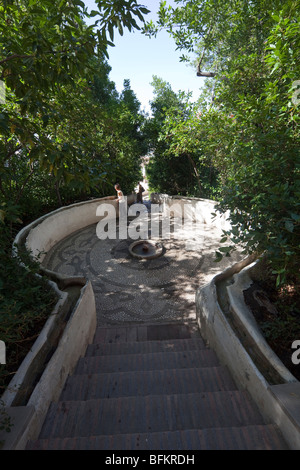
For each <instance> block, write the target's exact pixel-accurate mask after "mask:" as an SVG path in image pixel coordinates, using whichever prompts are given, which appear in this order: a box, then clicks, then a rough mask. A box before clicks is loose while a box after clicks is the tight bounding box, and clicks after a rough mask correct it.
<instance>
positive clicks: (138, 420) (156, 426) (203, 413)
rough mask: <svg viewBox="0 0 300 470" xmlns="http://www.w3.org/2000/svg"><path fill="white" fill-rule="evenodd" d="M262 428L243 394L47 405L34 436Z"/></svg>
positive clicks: (235, 392)
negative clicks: (255, 426) (39, 430)
mask: <svg viewBox="0 0 300 470" xmlns="http://www.w3.org/2000/svg"><path fill="white" fill-rule="evenodd" d="M254 424H263V420H262V417H261V415H260V413H259V412H258V410H257V408H256V406H255V405H254V404H253V403H252V401H251V400H250V398H249V396H248V394H247V392H245V391H237V390H233V391H220V392H202V393H188V394H172V395H149V396H146V397H122V398H105V399H93V400H87V401H60V402H58V403H52V404H51V406H50V409H49V411H48V415H47V417H46V420H45V423H44V426H43V428H42V430H41V433H40V438H52V437H62V438H65V437H85V436H86V437H88V436H98V435H102V434H105V435H107V434H128V433H129V434H132V433H150V432H165V431H177V430H184V429H205V428H213V427H235V426H248V425H254Z"/></svg>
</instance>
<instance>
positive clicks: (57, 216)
mask: <svg viewBox="0 0 300 470" xmlns="http://www.w3.org/2000/svg"><path fill="white" fill-rule="evenodd" d="M134 201H135V195H134V194H132V195H130V196H127V202H128V204H132V203H133V202H134ZM101 204H111V205H112V206H113V207H114V208H115V211H116V214H117V215H118V203H117V201H116V198H115V196H108V197H104V198H99V199H93V200H91V201H85V202H80V203H77V204H72V205H70V206H66V207H62V208H60V209H57V210H56V211H53V212H50V213H49V214H47V215H45V216H44V217H41V218H39V219H37V220H36V221H34V222H33V223H32V224H31V225H30V226H28V227H25V229H24V230H23V231H22V232H20V234H19V238H20V237H23V238H24V234H25V233H26V235H25V238H26V242H25V245H26V248H27V249H28V250H29V251H30V252H31V253H32V255H33V256H34V257H38V258H39V260H40V261H43V259H44V257H45V255H46V253H47V251H49V250H50V249H51V248H52V247H53V246H54V245H56V243H58V242H59V241H60V240H62V239H63V238H65V237H67V236H68V235H70V234H71V233H73V232H76V231H77V230H80V229H82V228H84V227H87V226H88V225H92V224H95V223H97V222H99V220H100V218H101V217H99V216H98V215H97V209H98V207H99V205H101Z"/></svg>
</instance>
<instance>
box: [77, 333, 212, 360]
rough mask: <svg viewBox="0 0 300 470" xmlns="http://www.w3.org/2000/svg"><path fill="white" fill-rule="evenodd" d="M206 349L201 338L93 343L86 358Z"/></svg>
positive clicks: (87, 351)
mask: <svg viewBox="0 0 300 470" xmlns="http://www.w3.org/2000/svg"><path fill="white" fill-rule="evenodd" d="M195 349H207V348H206V346H205V343H204V341H203V339H202V338H200V337H199V338H188V339H169V340H164V341H159V340H155V341H154V340H153V341H131V342H119V343H93V344H90V345H89V346H88V347H87V350H86V353H85V355H86V356H107V355H118V354H119V355H120V354H141V353H154V352H170V351H188V350H190V351H191V350H195Z"/></svg>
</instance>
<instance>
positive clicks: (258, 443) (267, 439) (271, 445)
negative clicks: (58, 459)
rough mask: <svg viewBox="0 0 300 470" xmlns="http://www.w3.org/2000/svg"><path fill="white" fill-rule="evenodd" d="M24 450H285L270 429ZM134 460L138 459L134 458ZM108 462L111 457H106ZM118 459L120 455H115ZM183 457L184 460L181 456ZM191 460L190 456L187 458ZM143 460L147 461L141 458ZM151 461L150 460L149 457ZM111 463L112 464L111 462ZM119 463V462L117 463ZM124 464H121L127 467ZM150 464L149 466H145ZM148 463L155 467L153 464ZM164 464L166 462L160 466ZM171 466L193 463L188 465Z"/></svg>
mask: <svg viewBox="0 0 300 470" xmlns="http://www.w3.org/2000/svg"><path fill="white" fill-rule="evenodd" d="M27 449H28V450H120V449H122V451H127V450H170V451H176V450H182V451H187V450H287V449H288V448H287V446H286V444H285V442H284V441H283V439H282V438H281V436H280V434H279V433H278V430H277V428H275V427H274V426H273V425H270V424H269V425H249V426H240V427H226V428H209V429H187V430H180V431H165V432H153V433H142V434H141V433H137V434H115V435H101V436H91V437H67V438H51V439H40V440H37V441H34V442H30V443H29V445H28V446H27ZM137 456H138V455H137ZM108 457H110V458H112V456H108ZM118 457H122V454H120V455H119V454H118ZM182 457H184V456H182ZM190 457H191V456H190ZM143 458H147V457H143ZM153 458H154V457H153ZM126 459H128V456H127V457H126ZM112 463H113V462H112ZM118 463H120V461H118ZM129 463H130V460H125V461H124V464H129ZM148 463H150V462H148ZM152 463H157V462H155V461H153V462H152ZM160 463H166V464H167V463H168V462H160ZM174 463H178V464H179V463H180V464H183V463H193V462H191V461H189V462H187V461H186V462H184V461H183V460H181V461H180V462H179V461H178V462H174ZM195 463H196V462H195Z"/></svg>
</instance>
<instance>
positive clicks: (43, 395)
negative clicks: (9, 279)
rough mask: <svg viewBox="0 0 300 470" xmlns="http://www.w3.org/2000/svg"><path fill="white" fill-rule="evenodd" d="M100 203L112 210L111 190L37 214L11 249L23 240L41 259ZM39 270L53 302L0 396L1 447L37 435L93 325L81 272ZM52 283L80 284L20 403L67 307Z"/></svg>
mask: <svg viewBox="0 0 300 470" xmlns="http://www.w3.org/2000/svg"><path fill="white" fill-rule="evenodd" d="M134 200H135V195H131V196H129V197H128V203H129V204H130V203H132V202H134ZM104 203H105V204H107V203H108V204H112V205H113V206H114V208H115V209H116V213H118V210H117V201H116V198H115V197H114V196H111V197H106V198H101V199H94V200H91V201H87V202H82V203H77V204H72V205H70V206H66V207H62V208H60V209H57V210H55V211H53V212H51V213H49V214H46V215H45V216H43V217H40V218H39V219H37V220H35V221H34V222H32V223H31V224H29V225H28V226H26V227H24V228H23V229H22V230H21V231H20V232H19V233H18V235H17V236H16V238H15V240H14V246H13V253H16V252H17V250H18V247H20V246H21V245H25V246H26V248H27V249H28V250H29V252H30V253H31V254H32V256H33V257H38V259H39V261H42V259H43V258H44V256H45V255H46V252H47V251H48V250H50V249H51V248H52V247H53V246H54V245H55V244H56V243H58V242H59V241H60V240H62V239H63V238H65V237H67V236H68V235H70V234H71V233H73V232H75V231H77V230H80V229H81V228H84V227H86V226H88V225H91V224H94V223H97V222H98V221H99V220H100V218H101V217H99V216H97V208H98V207H99V205H101V204H104ZM44 271H45V272H46V274H47V275H49V276H50V277H51V278H52V280H54V283H53V282H50V284H51V285H52V287H53V288H54V289H55V290H56V293H57V295H58V302H57V304H56V306H55V308H54V310H53V311H52V312H51V314H50V315H49V319H48V321H47V322H46V324H45V326H44V328H43V329H42V331H41V333H40V335H39V337H38V338H37V340H36V341H35V343H34V345H33V346H32V348H31V350H30V351H29V352H28V354H27V355H26V357H25V359H24V360H23V362H22V364H21V366H20V367H19V370H18V371H17V373H16V374H15V376H14V378H13V380H12V381H11V382H10V384H9V386H8V388H7V390H6V392H5V393H4V394H3V396H2V397H1V399H2V401H3V404H4V406H5V408H6V412H7V414H8V416H10V417H11V418H12V422H13V427H12V430H11V432H10V433H5V432H1V431H0V438H1V440H2V439H3V440H4V446H3V447H2V448H3V449H11V450H13V449H19V450H22V449H25V446H26V444H27V442H28V440H29V439H35V438H36V437H37V436H38V434H39V431H40V429H41V427H42V424H43V421H44V418H45V416H46V413H47V411H48V407H49V405H50V403H51V402H52V401H55V400H56V399H57V398H58V397H59V395H60V393H61V390H62V389H63V387H64V384H65V381H66V379H67V377H68V375H69V374H70V373H72V371H73V368H74V367H75V365H76V363H77V361H78V359H79V358H80V357H81V356H82V355H84V354H85V350H86V348H87V346H88V344H89V343H91V342H92V340H93V337H94V333H95V330H96V318H97V317H96V305H95V297H94V292H93V288H92V284H91V282H90V281H87V280H85V279H83V278H78V277H75V278H68V277H65V276H61V275H56V273H51V272H48V271H46V270H44ZM56 284H58V285H60V286H63V287H66V286H68V287H70V286H72V285H77V286H79V287H80V286H81V289H80V294H79V297H78V300H77V302H76V305H75V306H74V308H73V309H72V311H71V313H70V315H69V319H68V321H67V325H66V326H65V328H64V330H63V332H62V334H61V337H60V339H59V341H58V344H57V346H56V348H55V351H54V353H53V354H52V356H51V358H50V360H49V361H48V363H47V365H46V367H45V369H44V372H43V373H42V375H41V377H40V379H39V381H38V383H37V384H36V386H35V387H34V388H33V391H32V393H31V395H30V397H29V398H27V399H26V402H25V404H24V405H20V404H19V405H17V406H15V403H16V404H17V403H18V400H20V398H19V395H20V394H19V389H26V388H27V387H28V386H29V384H30V382H32V381H33V380H34V379H33V378H32V377H33V376H34V374H35V371H36V369H37V368H38V367H39V365H38V363H41V361H42V362H44V360H45V354H47V346H48V345H49V341H50V338H51V337H52V335H53V332H55V330H56V329H57V322H59V321H60V317H61V312H62V310H65V309H67V308H68V302H69V300H68V297H69V295H68V294H67V293H66V292H63V291H61V290H60V289H59V288H57V287H56ZM69 308H70V307H69ZM64 315H65V313H64ZM45 351H46V352H45Z"/></svg>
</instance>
